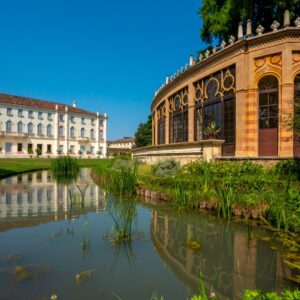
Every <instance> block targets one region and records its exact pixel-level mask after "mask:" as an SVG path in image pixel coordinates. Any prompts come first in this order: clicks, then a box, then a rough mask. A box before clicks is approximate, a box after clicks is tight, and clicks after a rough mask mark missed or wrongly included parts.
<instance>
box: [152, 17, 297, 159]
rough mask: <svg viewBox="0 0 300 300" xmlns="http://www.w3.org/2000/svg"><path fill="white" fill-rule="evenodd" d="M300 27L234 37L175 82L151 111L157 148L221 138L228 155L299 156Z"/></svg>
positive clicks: (159, 95) (169, 80) (160, 94)
mask: <svg viewBox="0 0 300 300" xmlns="http://www.w3.org/2000/svg"><path fill="white" fill-rule="evenodd" d="M295 24H296V25H297V26H295V27H294V26H287V27H285V28H282V29H278V28H275V30H273V31H272V32H268V33H265V34H262V33H260V32H259V33H258V35H256V36H252V37H248V38H240V39H239V40H237V41H233V39H232V40H231V41H230V44H229V45H227V46H226V45H225V44H223V45H222V47H221V48H220V49H217V48H215V49H214V50H213V51H212V53H206V57H205V58H203V57H199V59H197V60H194V59H191V61H190V65H189V66H186V67H184V68H182V69H181V71H179V72H178V73H176V75H175V76H174V77H171V78H169V77H167V79H166V83H165V84H164V85H163V86H162V87H161V88H160V89H159V91H158V92H156V95H155V97H154V99H153V102H152V105H151V110H152V115H153V118H152V120H153V137H152V147H153V146H157V145H169V144H178V143H187V142H188V143H194V142H198V141H201V139H203V140H208V139H210V138H218V139H220V140H224V141H225V142H224V144H223V146H222V155H223V156H234V157H245V158H247V157H263V156H267V157H279V158H281V157H282V158H286V157H299V156H300V152H299V147H298V146H297V145H298V143H299V141H297V138H296V137H295V134H294V132H293V130H292V129H291V128H290V127H289V126H287V125H286V123H287V121H286V120H288V119H289V118H291V116H292V115H293V112H294V103H295V95H296V94H297V93H296V89H297V87H296V77H297V75H299V74H300V27H298V23H295ZM296 101H297V99H296ZM211 127H214V128H211ZM213 129H214V131H213ZM212 133H214V136H212V135H211V134H212Z"/></svg>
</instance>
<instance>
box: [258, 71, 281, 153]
mask: <svg viewBox="0 0 300 300" xmlns="http://www.w3.org/2000/svg"><path fill="white" fill-rule="evenodd" d="M258 89H259V94H258V98H259V103H258V104H259V111H258V119H259V134H258V154H259V156H278V79H277V78H276V77H275V76H265V77H263V78H262V79H261V80H260V81H259V83H258Z"/></svg>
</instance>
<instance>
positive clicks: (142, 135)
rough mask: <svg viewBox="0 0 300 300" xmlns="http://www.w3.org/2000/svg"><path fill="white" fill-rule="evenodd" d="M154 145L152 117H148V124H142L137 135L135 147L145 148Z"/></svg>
mask: <svg viewBox="0 0 300 300" xmlns="http://www.w3.org/2000/svg"><path fill="white" fill-rule="evenodd" d="M151 143H152V116H151V115H149V116H148V120H147V122H146V123H140V125H139V127H138V128H137V131H136V133H135V147H137V148H139V147H145V146H149V145H151Z"/></svg>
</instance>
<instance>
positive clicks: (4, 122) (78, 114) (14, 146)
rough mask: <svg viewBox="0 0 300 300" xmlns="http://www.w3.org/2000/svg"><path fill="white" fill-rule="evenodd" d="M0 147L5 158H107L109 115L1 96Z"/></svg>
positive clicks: (57, 104)
mask: <svg viewBox="0 0 300 300" xmlns="http://www.w3.org/2000/svg"><path fill="white" fill-rule="evenodd" d="M0 114H1V121H0V147H1V148H3V149H2V153H3V154H4V155H5V156H11V155H13V156H24V155H28V154H30V153H33V154H35V153H36V150H38V152H40V153H41V155H57V154H68V153H70V154H73V155H83V156H84V155H86V154H88V155H90V154H91V155H96V154H97V153H99V154H100V152H101V156H102V157H105V156H106V120H107V117H106V114H105V115H103V116H102V115H99V113H93V112H89V111H86V110H83V109H80V108H77V107H76V101H73V105H72V106H70V105H64V104H59V103H54V102H48V101H41V100H35V99H29V98H24V97H18V96H11V95H4V94H0Z"/></svg>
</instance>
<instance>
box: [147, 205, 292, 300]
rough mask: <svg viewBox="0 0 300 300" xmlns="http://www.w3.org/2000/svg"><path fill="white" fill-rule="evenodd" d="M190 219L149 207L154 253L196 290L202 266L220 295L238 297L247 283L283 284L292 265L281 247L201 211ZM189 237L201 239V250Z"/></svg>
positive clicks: (259, 286)
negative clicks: (277, 248) (191, 246)
mask: <svg viewBox="0 0 300 300" xmlns="http://www.w3.org/2000/svg"><path fill="white" fill-rule="evenodd" d="M190 220H191V219H189V221H188V220H187V221H186V222H185V221H183V219H178V218H177V217H176V218H175V217H172V216H171V215H170V216H169V215H166V214H165V212H164V213H160V212H158V211H155V210H153V211H152V223H151V239H152V242H153V244H154V245H155V248H156V251H157V253H158V254H159V255H160V256H161V257H162V259H163V260H164V261H165V262H166V263H167V264H168V266H169V267H170V268H171V269H172V270H173V272H174V273H175V274H176V275H177V276H178V277H179V278H180V279H181V280H182V281H184V282H186V283H187V285H188V286H190V287H192V289H193V290H194V291H198V286H199V274H200V272H202V273H203V274H204V278H205V285H206V288H207V290H208V291H210V290H211V289H212V290H213V291H214V292H216V294H217V296H218V297H217V298H218V299H242V293H243V291H244V290H245V289H261V290H264V291H273V290H277V291H279V290H282V289H284V288H287V282H285V279H286V278H287V276H289V275H290V274H291V270H289V269H288V268H287V267H286V265H284V263H283V259H282V258H280V253H279V251H278V252H277V251H273V250H271V249H270V248H269V247H267V246H266V245H265V244H264V242H262V241H260V240H257V239H255V240H252V241H251V242H249V241H248V239H247V228H243V227H238V226H237V225H232V227H231V228H228V227H227V225H226V224H222V223H218V222H217V221H216V220H215V219H214V220H213V221H210V220H209V219H207V218H206V217H205V216H203V218H199V217H197V221H195V220H194V222H192V221H190ZM235 226H236V227H235ZM243 229H245V230H243ZM189 239H194V240H197V241H199V242H200V244H201V250H200V251H194V250H192V249H189V248H188V247H187V242H188V240H189Z"/></svg>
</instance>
